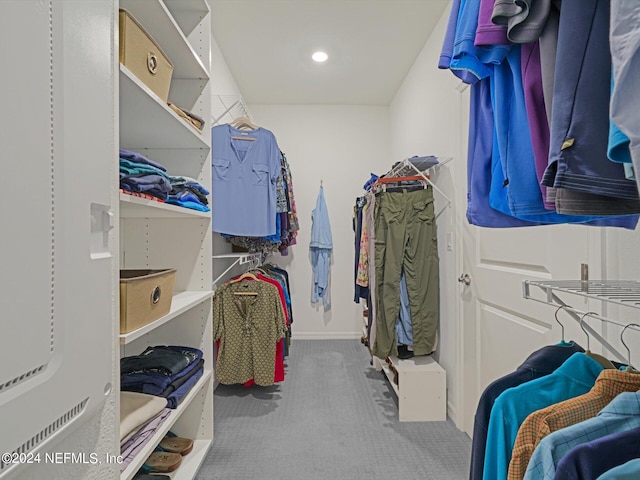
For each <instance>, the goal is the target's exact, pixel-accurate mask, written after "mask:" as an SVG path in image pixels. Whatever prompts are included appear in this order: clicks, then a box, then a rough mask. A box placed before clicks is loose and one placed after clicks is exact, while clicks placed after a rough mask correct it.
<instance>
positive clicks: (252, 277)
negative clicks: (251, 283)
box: [229, 272, 258, 283]
mask: <svg viewBox="0 0 640 480" xmlns="http://www.w3.org/2000/svg"><path fill="white" fill-rule="evenodd" d="M247 278H250V279H251V280H258V277H256V276H255V275H254V274H253V273H251V272H245V273H243V274H242V275H240V276H239V277H237V278H234V279H233V280H230V281H229V283H238V282H241V281H242V280H246V279H247Z"/></svg>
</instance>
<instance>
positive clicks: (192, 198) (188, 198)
mask: <svg viewBox="0 0 640 480" xmlns="http://www.w3.org/2000/svg"><path fill="white" fill-rule="evenodd" d="M169 198H172V199H174V200H182V201H185V202H197V203H201V204H203V205H207V204H208V203H209V200H207V197H203V196H202V195H200V194H197V195H196V194H195V193H194V192H193V191H192V190H189V189H184V190H182V189H175V188H174V189H172V190H171V192H169Z"/></svg>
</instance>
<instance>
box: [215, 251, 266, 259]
mask: <svg viewBox="0 0 640 480" xmlns="http://www.w3.org/2000/svg"><path fill="white" fill-rule="evenodd" d="M260 255H261V254H260V253H248V252H238V253H221V254H219V255H214V256H213V257H212V258H239V259H241V260H251V259H252V258H257V257H259V256H260Z"/></svg>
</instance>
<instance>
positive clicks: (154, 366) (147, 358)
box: [120, 345, 197, 375]
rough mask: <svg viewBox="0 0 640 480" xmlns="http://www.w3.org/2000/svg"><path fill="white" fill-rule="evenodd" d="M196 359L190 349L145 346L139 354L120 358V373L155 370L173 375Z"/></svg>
mask: <svg viewBox="0 0 640 480" xmlns="http://www.w3.org/2000/svg"><path fill="white" fill-rule="evenodd" d="M196 359H197V355H196V354H195V353H194V352H191V351H185V350H181V349H176V348H172V347H167V346H164V345H159V346H155V347H147V348H146V350H145V351H144V352H142V353H141V354H140V355H132V356H130V357H123V358H121V359H120V373H121V374H127V373H145V372H146V373H150V372H157V373H162V374H163V375H175V374H176V373H179V372H181V371H182V370H184V369H185V368H186V367H187V366H188V365H189V364H190V363H191V362H194V361H195V360H196Z"/></svg>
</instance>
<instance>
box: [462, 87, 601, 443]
mask: <svg viewBox="0 0 640 480" xmlns="http://www.w3.org/2000/svg"><path fill="white" fill-rule="evenodd" d="M469 95H470V89H469V88H467V89H465V90H464V91H462V92H461V93H460V102H459V104H458V109H457V114H456V116H457V118H456V121H457V125H458V126H459V127H460V128H459V132H460V135H461V136H460V141H459V145H460V147H459V150H460V151H459V152H458V155H457V156H458V158H460V163H461V164H466V159H467V141H468V125H469ZM456 175H457V176H458V178H457V180H456V183H457V184H458V185H466V182H467V178H466V175H467V172H466V168H465V167H462V168H457V169H456ZM460 190H462V193H463V194H464V196H465V198H457V199H456V200H457V202H458V204H459V205H461V206H462V205H465V204H466V189H460ZM458 210H459V211H460V217H459V218H458V222H457V224H458V228H459V230H458V235H457V238H458V239H459V241H458V252H459V255H458V264H459V265H460V266H461V268H460V271H459V275H461V276H464V275H465V274H466V275H468V280H467V281H468V282H470V283H469V285H466V284H465V281H464V277H463V278H461V279H460V280H462V281H460V283H459V297H458V307H459V308H458V312H459V325H460V328H459V339H458V342H459V343H458V345H459V356H458V362H457V363H458V365H459V366H460V370H459V376H458V379H459V382H460V383H459V385H458V392H459V398H458V399H457V402H456V404H457V405H458V406H459V408H460V411H458V412H456V414H457V415H456V416H457V417H458V418H457V419H456V423H457V425H458V428H461V429H462V430H464V431H465V432H466V433H468V434H469V435H470V436H471V435H472V432H473V420H474V415H475V411H476V407H477V405H478V399H479V397H480V395H481V394H482V392H483V390H484V389H485V387H486V386H487V385H488V384H489V383H491V382H492V381H493V380H495V379H496V378H499V377H501V376H503V375H506V374H507V373H510V372H512V371H514V370H515V369H516V368H517V367H518V366H519V365H520V364H522V362H523V361H524V360H525V359H526V358H527V357H528V356H529V354H531V353H532V352H533V351H535V350H537V349H538V348H540V347H542V346H544V345H547V344H555V343H558V342H560V341H561V339H562V334H561V328H560V325H559V324H557V323H556V321H555V318H554V313H555V311H554V310H553V309H552V308H550V307H549V306H547V305H542V304H539V303H536V302H532V301H530V300H525V299H524V298H523V293H522V281H523V280H526V279H532V280H544V279H547V280H550V279H553V280H566V279H579V278H580V266H581V264H582V263H586V264H588V265H589V267H590V273H591V278H600V273H601V272H600V258H601V245H602V240H601V238H602V234H603V233H602V230H604V229H602V228H597V227H596V228H594V227H587V226H580V225H553V226H536V227H520V228H481V227H477V226H473V225H470V224H469V223H468V222H467V220H466V218H465V213H464V211H465V209H464V208H459V209H458ZM452 280H453V279H452ZM576 302H579V304H576V305H573V306H574V307H576V308H579V309H582V310H584V311H587V310H585V309H586V308H588V306H586V305H585V303H584V302H586V301H585V300H582V299H576ZM559 315H560V320H561V321H562V322H563V324H564V326H565V337H566V340H567V341H568V340H575V341H577V342H578V343H580V344H581V345H582V346H583V347H585V346H586V343H585V342H586V339H585V336H584V334H583V333H582V331H581V330H580V329H579V327H578V325H577V323H576V322H575V321H574V320H572V319H571V318H570V317H568V316H566V314H564V315H565V316H562V315H563V314H562V312H561V313H560V314H559ZM593 327H594V328H595V327H599V325H595V324H594V325H593ZM592 343H594V342H592Z"/></svg>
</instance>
